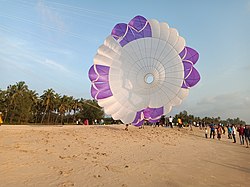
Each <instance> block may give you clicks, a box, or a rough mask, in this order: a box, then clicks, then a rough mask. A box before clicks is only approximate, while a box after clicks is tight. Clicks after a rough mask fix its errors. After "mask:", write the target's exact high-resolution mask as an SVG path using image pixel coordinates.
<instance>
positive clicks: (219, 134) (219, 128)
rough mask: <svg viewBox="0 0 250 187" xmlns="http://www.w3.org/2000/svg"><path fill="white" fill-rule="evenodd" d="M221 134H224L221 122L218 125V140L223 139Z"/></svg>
mask: <svg viewBox="0 0 250 187" xmlns="http://www.w3.org/2000/svg"><path fill="white" fill-rule="evenodd" d="M221 135H222V127H221V125H220V124H219V125H218V127H217V138H218V140H220V139H221Z"/></svg>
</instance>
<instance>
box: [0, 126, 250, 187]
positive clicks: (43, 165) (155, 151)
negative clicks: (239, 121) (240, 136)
mask: <svg viewBox="0 0 250 187" xmlns="http://www.w3.org/2000/svg"><path fill="white" fill-rule="evenodd" d="M203 136H204V135H203V132H202V131H200V130H199V129H194V131H192V132H191V131H190V130H189V129H188V128H187V129H181V130H178V129H177V128H175V129H170V128H163V127H159V128H152V127H145V129H138V128H136V127H132V126H130V127H129V131H125V130H124V126H119V125H113V126H4V125H3V126H0V186H3V187H9V186H13V187H14V186H15V187H19V186H32V187H33V186H36V187H40V186H42V187H47V186H79V187H82V186H91V187H92V186H107V187H111V186H115V187H118V186H123V187H125V186H135V187H137V186H153V187H154V186H156V187H158V186H159V187H160V186H164V187H165V186H249V182H250V160H249V158H250V157H249V156H250V148H248V149H247V148H245V146H241V145H239V143H237V144H233V143H232V140H228V139H226V135H223V137H222V140H221V141H218V140H213V139H205V138H204V137H203Z"/></svg>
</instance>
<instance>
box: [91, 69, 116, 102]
mask: <svg viewBox="0 0 250 187" xmlns="http://www.w3.org/2000/svg"><path fill="white" fill-rule="evenodd" d="M109 70H110V67H108V66H103V65H93V66H92V67H91V68H90V70H89V79H90V80H91V82H92V87H91V96H92V97H93V98H95V99H104V98H107V97H110V96H112V95H113V94H112V91H111V89H110V86H109Z"/></svg>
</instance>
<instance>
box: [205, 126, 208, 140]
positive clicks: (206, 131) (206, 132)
mask: <svg viewBox="0 0 250 187" xmlns="http://www.w3.org/2000/svg"><path fill="white" fill-rule="evenodd" d="M207 134H208V130H207V127H205V138H207Z"/></svg>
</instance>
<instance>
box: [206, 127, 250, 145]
mask: <svg viewBox="0 0 250 187" xmlns="http://www.w3.org/2000/svg"><path fill="white" fill-rule="evenodd" d="M209 128H210V136H209V137H210V138H213V139H214V138H215V136H216V135H217V138H218V140H221V137H222V134H226V130H227V138H228V139H232V140H233V143H236V136H237V132H238V134H239V139H240V144H241V145H245V143H246V147H247V148H249V143H250V127H249V126H247V125H245V126H243V125H239V126H236V125H234V124H232V125H227V126H224V125H223V124H217V125H215V124H214V123H211V124H210V125H209ZM205 137H206V138H208V127H207V126H205Z"/></svg>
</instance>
